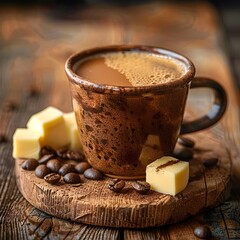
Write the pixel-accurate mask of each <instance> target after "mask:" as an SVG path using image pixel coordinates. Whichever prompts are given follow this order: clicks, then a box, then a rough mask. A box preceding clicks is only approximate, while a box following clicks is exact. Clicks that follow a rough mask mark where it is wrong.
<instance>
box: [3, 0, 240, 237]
mask: <svg viewBox="0 0 240 240" xmlns="http://www.w3.org/2000/svg"><path fill="white" fill-rule="evenodd" d="M59 10H60V9H59V8H58V7H57V6H56V7H55V8H51V9H50V8H31V9H23V8H21V9H17V8H13V7H11V8H1V10H0V25H1V28H0V40H1V45H0V121H1V123H3V124H1V125H0V132H1V133H3V134H4V135H6V137H7V139H8V141H7V142H5V141H4V142H1V143H0V192H1V194H0V239H7V240H8V239H63V238H65V237H66V239H184V240H185V239H196V238H195V237H194V235H193V229H194V227H195V226H197V225H199V224H208V225H209V226H210V228H211V230H212V233H213V236H214V238H215V239H224V240H225V239H239V238H240V237H239V235H240V223H239V214H240V213H239V209H240V206H239V202H240V188H239V180H240V177H239V176H240V158H239V156H240V149H239V145H240V121H239V105H238V104H239V92H237V89H236V88H235V86H234V83H233V79H232V75H231V66H230V65H229V63H228V60H227V58H226V55H225V51H224V42H223V38H222V36H221V34H222V33H221V30H220V23H219V22H218V18H217V14H216V12H215V11H214V9H213V8H212V7H211V6H209V5H208V4H204V3H197V4H160V3H148V4H139V5H132V6H129V7H124V8H123V7H116V6H115V7H111V6H101V7H96V6H87V7H81V8H77V7H75V8H74V9H71V11H59ZM60 13H61V14H60ZM60 15H61V18H59V16H60ZM56 16H58V17H56ZM169 16H171V17H169ZM118 43H133V44H149V45H157V46H161V47H166V48H171V49H173V50H176V51H179V52H180V53H182V54H185V55H186V56H187V57H189V58H190V59H192V60H193V62H194V63H195V65H196V67H197V75H202V76H206V77H211V78H215V79H217V80H218V81H219V82H220V83H221V84H222V85H223V86H224V87H225V89H226V91H227V93H228V100H229V104H228V109H227V112H226V114H225V116H224V118H223V119H222V120H221V121H220V122H219V123H218V124H217V125H215V127H213V128H211V129H210V130H207V131H210V132H211V137H212V138H213V139H214V140H217V141H218V142H219V143H221V144H222V145H223V146H224V147H223V149H227V151H228V153H229V158H230V159H231V162H232V164H233V168H232V169H233V172H232V176H233V180H234V182H235V183H237V184H235V185H233V186H234V191H233V192H232V194H231V197H230V199H229V200H227V201H226V202H224V203H223V204H222V205H220V206H218V207H215V208H213V209H211V210H209V211H207V212H204V213H202V214H198V215H197V216H196V217H192V218H190V219H189V220H187V221H184V222H181V223H178V224H173V225H167V226H163V227H156V228H150V229H144V230H135V229H132V230H128V229H121V230H119V229H112V228H104V227H103V228H101V227H93V226H88V225H84V224H80V223H79V224H73V223H71V222H68V221H64V220H60V219H58V218H54V217H52V216H50V215H47V214H44V213H42V212H40V211H39V210H36V209H35V208H34V207H32V206H31V205H30V204H29V203H28V202H27V201H26V200H25V199H24V198H23V197H22V195H21V193H20V192H19V191H18V188H17V185H16V181H15V180H16V178H15V173H14V160H13V159H12V157H11V155H12V143H11V138H12V135H13V133H14V131H15V129H16V128H18V127H24V126H25V124H26V122H27V120H28V118H29V117H30V116H31V115H32V114H33V113H35V112H38V111H40V110H41V109H43V108H45V107H46V106H48V105H50V104H52V105H54V106H56V107H59V108H61V109H62V110H63V111H70V110H71V101H70V94H69V91H68V83H67V81H66V77H65V73H64V67H63V66H64V62H65V60H66V58H67V57H68V56H69V55H70V54H71V53H73V52H75V51H77V50H81V49H85V48H88V47H94V46H100V45H108V44H118ZM33 93H34V94H33ZM36 93H37V94H36ZM206 96H208V95H206ZM207 99H209V96H208V97H206V98H204V99H203V98H201V97H200V95H199V94H198V93H197V92H194V93H192V94H191V95H190V97H189V100H190V101H191V105H193V106H195V107H196V108H195V109H193V108H191V110H192V111H193V114H191V115H195V114H196V115H197V114H199V111H200V110H201V111H202V110H203V109H204V107H205V106H208V101H207ZM205 100H206V104H205V102H204V101H205ZM9 101H14V102H16V103H17V105H18V108H16V109H14V110H12V111H10V112H8V113H6V110H5V106H6V105H7V104H8V102H9ZM199 102H200V103H201V104H199ZM189 105H190V104H189ZM198 106H200V107H198ZM190 107H191V106H190ZM202 108H203V109H202ZM188 111H189V107H188ZM186 115H187V114H186ZM202 133H203V134H206V131H203V132H202ZM209 148H211V146H209ZM48 226H50V227H48Z"/></svg>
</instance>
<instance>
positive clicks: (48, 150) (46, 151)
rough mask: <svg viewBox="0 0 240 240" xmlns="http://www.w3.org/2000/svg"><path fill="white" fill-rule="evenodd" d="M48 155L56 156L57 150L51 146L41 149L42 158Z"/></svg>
mask: <svg viewBox="0 0 240 240" xmlns="http://www.w3.org/2000/svg"><path fill="white" fill-rule="evenodd" d="M47 154H54V155H55V154H56V152H55V150H54V149H53V148H52V147H50V146H44V147H42V148H41V150H40V156H41V157H42V156H44V155H47Z"/></svg>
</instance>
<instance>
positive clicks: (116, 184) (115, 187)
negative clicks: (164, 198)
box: [108, 179, 150, 194]
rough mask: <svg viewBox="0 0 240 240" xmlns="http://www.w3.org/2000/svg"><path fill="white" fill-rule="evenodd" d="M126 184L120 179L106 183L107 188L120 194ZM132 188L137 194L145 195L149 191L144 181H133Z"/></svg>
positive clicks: (147, 184) (148, 186)
mask: <svg viewBox="0 0 240 240" xmlns="http://www.w3.org/2000/svg"><path fill="white" fill-rule="evenodd" d="M125 185H126V183H125V181H124V180H121V179H113V180H111V181H110V182H109V183H108V188H109V189H110V190H111V191H113V192H116V193H120V192H121V191H122V190H123V188H124V187H125ZM131 185H132V188H133V189H134V190H135V191H136V192H137V193H139V194H147V193H148V192H149V191H150V184H149V183H147V182H145V181H135V182H133V183H132V184H131Z"/></svg>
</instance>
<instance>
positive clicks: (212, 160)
mask: <svg viewBox="0 0 240 240" xmlns="http://www.w3.org/2000/svg"><path fill="white" fill-rule="evenodd" d="M217 163H218V158H208V159H205V160H204V162H203V164H204V166H205V167H207V168H211V167H213V166H215V165H216V164H217Z"/></svg>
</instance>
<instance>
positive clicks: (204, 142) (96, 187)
mask: <svg viewBox="0 0 240 240" xmlns="http://www.w3.org/2000/svg"><path fill="white" fill-rule="evenodd" d="M195 135H196V134H195ZM194 140H195V142H197V145H196V147H195V148H194V149H195V152H194V159H192V160H191V161H190V179H189V183H188V186H187V187H186V188H185V189H184V191H182V192H181V193H180V194H177V195H176V196H174V197H173V196H170V195H165V194H160V193H157V192H154V191H150V193H149V194H147V195H141V194H139V193H136V191H134V189H133V188H132V187H131V181H126V187H125V188H124V190H123V191H122V192H121V193H114V192H112V191H110V190H109V189H108V183H109V181H110V178H107V177H105V178H104V179H103V180H101V181H92V180H87V179H86V178H84V176H81V178H82V179H83V183H82V184H81V185H80V186H78V185H77V186H76V185H73V186H72V185H71V184H66V183H64V181H63V180H61V181H60V183H59V184H58V185H50V184H48V183H46V182H45V181H44V180H43V179H39V178H37V177H36V176H35V174H34V171H26V170H24V169H22V168H21V165H22V163H23V162H24V160H23V159H16V164H15V165H16V179H17V184H18V186H19V189H20V191H21V193H22V194H23V196H24V197H25V198H26V199H27V200H28V202H29V203H31V204H32V205H33V206H34V207H36V208H38V209H40V210H42V211H44V212H46V213H48V214H50V215H52V216H55V217H59V218H62V219H67V220H71V221H73V222H80V223H86V224H91V225H96V226H107V227H124V228H145V227H156V226H162V225H166V224H170V223H177V222H180V221H182V220H185V219H187V218H189V217H190V216H195V215H196V214H197V213H199V212H202V211H206V210H208V209H209V208H213V207H216V206H218V205H219V204H221V203H223V202H224V201H225V200H227V199H228V197H229V193H230V173H231V162H230V159H229V154H228V151H227V149H226V148H225V147H224V146H223V144H221V143H219V142H218V141H216V140H215V139H214V137H212V136H211V135H210V133H209V132H208V134H207V135H206V134H198V136H197V137H196V136H195V138H194ZM209 145H211V148H209ZM209 154H210V155H213V156H216V157H218V159H219V162H218V164H217V165H216V166H215V167H213V168H205V167H204V165H203V163H202V161H201V159H202V158H203V157H204V155H205V156H207V155H208V156H209Z"/></svg>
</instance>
